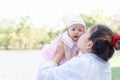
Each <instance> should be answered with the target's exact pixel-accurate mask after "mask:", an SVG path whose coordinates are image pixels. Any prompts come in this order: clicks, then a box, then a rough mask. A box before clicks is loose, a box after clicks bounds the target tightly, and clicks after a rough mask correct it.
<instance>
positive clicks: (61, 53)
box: [53, 42, 65, 63]
mask: <svg viewBox="0 0 120 80" xmlns="http://www.w3.org/2000/svg"><path fill="white" fill-rule="evenodd" d="M56 49H57V50H56V51H57V52H56V55H55V58H53V61H57V63H60V61H61V60H62V59H63V57H64V56H65V53H64V49H63V43H62V42H58V44H57V46H56Z"/></svg>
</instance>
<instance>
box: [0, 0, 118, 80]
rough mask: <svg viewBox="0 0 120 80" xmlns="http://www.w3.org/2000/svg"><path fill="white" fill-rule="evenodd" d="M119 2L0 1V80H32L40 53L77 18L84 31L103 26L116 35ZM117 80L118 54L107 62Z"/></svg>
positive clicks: (114, 78) (65, 0)
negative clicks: (81, 20)
mask: <svg viewBox="0 0 120 80" xmlns="http://www.w3.org/2000/svg"><path fill="white" fill-rule="evenodd" d="M119 3H120V1H119V0H0V65H1V66H0V80H36V76H37V71H38V66H39V65H40V62H42V57H41V49H42V47H43V46H44V44H48V43H50V42H51V41H52V40H53V39H54V38H56V37H57V36H58V35H60V34H62V33H63V32H64V31H65V28H66V24H67V22H68V21H69V18H70V17H71V16H74V15H78V16H81V17H82V18H83V19H84V21H85V22H86V25H87V28H89V27H90V26H91V25H93V24H98V23H100V24H105V25H108V26H109V27H110V28H111V29H112V30H114V31H117V32H118V33H120V4H119ZM110 64H111V68H112V72H113V73H112V76H113V80H119V79H120V77H119V75H120V52H119V51H118V52H116V53H115V55H114V57H113V58H112V59H111V60H110Z"/></svg>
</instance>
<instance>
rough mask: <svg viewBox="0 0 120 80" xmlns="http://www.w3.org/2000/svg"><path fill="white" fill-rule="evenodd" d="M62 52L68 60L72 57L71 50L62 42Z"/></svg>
mask: <svg viewBox="0 0 120 80" xmlns="http://www.w3.org/2000/svg"><path fill="white" fill-rule="evenodd" d="M64 52H65V57H66V60H70V59H71V58H72V50H71V49H70V48H69V47H67V46H66V45H65V44H64Z"/></svg>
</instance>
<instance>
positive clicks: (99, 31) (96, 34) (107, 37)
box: [89, 24, 114, 61]
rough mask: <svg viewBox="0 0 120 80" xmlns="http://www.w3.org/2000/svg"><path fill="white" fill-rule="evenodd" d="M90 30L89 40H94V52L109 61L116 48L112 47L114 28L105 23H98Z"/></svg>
mask: <svg viewBox="0 0 120 80" xmlns="http://www.w3.org/2000/svg"><path fill="white" fill-rule="evenodd" d="M90 32H91V36H90V37H89V40H91V41H92V42H93V47H92V51H93V53H95V54H96V55H97V56H99V57H100V58H102V59H103V60H105V61H108V60H109V59H110V58H111V57H112V55H113V54H114V48H113V47H112V39H113V37H114V34H113V32H112V30H111V29H109V28H108V27H107V26H105V25H100V24H97V25H94V26H92V27H91V29H90Z"/></svg>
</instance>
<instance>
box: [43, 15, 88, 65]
mask: <svg viewBox="0 0 120 80" xmlns="http://www.w3.org/2000/svg"><path fill="white" fill-rule="evenodd" d="M85 30H86V25H85V22H84V21H83V19H82V18H81V17H78V16H75V17H73V18H72V19H71V20H70V21H69V23H68V24H67V27H66V32H65V33H63V34H62V35H60V36H58V37H57V38H56V39H54V40H53V41H52V42H51V43H50V44H48V45H44V47H43V49H42V54H43V57H44V58H45V59H47V60H51V59H52V58H53V57H54V56H55V55H56V53H57V54H60V53H64V54H65V56H64V58H63V60H62V61H61V62H60V64H63V63H64V62H65V61H67V60H69V59H71V58H72V57H73V56H76V55H77V54H78V48H77V46H76V42H77V40H78V39H79V37H80V36H81V35H82V34H83V33H84V32H85ZM64 46H66V47H68V48H69V49H70V50H71V54H66V52H65V51H64Z"/></svg>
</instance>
